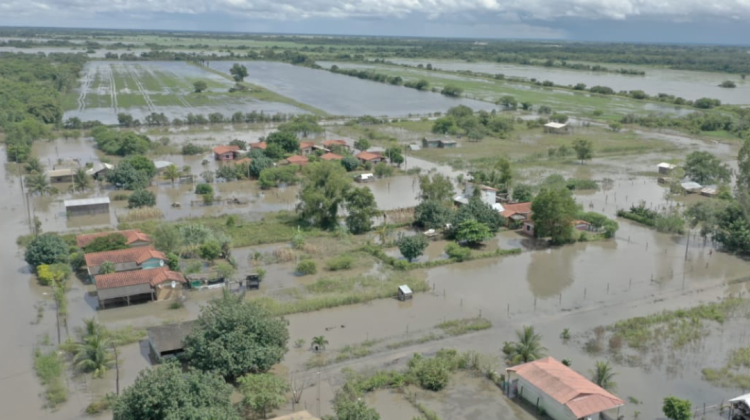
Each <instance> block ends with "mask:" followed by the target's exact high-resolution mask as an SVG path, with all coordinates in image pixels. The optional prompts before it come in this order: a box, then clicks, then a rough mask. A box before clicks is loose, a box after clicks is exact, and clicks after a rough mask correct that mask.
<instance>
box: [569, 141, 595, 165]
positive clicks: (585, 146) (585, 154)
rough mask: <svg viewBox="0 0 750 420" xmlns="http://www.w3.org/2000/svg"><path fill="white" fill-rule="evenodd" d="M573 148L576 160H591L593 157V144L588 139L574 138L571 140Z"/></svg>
mask: <svg viewBox="0 0 750 420" xmlns="http://www.w3.org/2000/svg"><path fill="white" fill-rule="evenodd" d="M573 150H575V152H576V157H578V160H580V161H581V164H583V161H585V160H591V159H592V158H593V157H594V145H593V143H592V142H591V140H589V139H576V140H575V141H573Z"/></svg>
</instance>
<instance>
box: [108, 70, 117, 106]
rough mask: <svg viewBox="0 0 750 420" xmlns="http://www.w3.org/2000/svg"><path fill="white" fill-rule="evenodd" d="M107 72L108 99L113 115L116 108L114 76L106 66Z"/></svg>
mask: <svg viewBox="0 0 750 420" xmlns="http://www.w3.org/2000/svg"><path fill="white" fill-rule="evenodd" d="M107 68H108V72H109V98H110V104H111V106H112V108H113V109H114V110H115V114H117V111H118V106H117V85H116V84H115V75H114V72H113V71H112V66H111V65H110V66H108V67H107Z"/></svg>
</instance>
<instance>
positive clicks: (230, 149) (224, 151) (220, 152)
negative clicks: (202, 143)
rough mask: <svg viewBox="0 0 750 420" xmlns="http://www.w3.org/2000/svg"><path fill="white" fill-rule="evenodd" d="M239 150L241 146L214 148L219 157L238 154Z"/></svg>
mask: <svg viewBox="0 0 750 420" xmlns="http://www.w3.org/2000/svg"><path fill="white" fill-rule="evenodd" d="M239 150H240V146H216V147H214V148H213V151H214V153H215V154H217V155H224V154H227V153H233V152H238V151H239Z"/></svg>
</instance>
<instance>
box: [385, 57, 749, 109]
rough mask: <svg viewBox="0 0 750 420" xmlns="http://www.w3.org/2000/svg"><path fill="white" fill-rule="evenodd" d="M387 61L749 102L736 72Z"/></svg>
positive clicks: (743, 81) (690, 97)
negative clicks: (628, 72)
mask: <svg viewBox="0 0 750 420" xmlns="http://www.w3.org/2000/svg"><path fill="white" fill-rule="evenodd" d="M388 61H391V62H394V63H397V64H407V65H410V66H416V65H418V64H426V63H428V62H429V63H431V64H432V65H433V66H434V67H436V68H438V69H441V70H449V71H461V70H470V71H474V72H478V73H489V74H498V73H501V74H504V75H506V76H514V77H523V78H525V79H537V80H550V81H552V82H553V83H555V84H558V85H563V86H567V85H576V84H578V83H585V84H586V85H587V86H589V87H591V86H596V85H600V86H608V87H611V88H612V89H614V90H615V91H621V90H642V91H644V92H646V93H648V94H649V95H656V94H658V93H666V94H669V95H675V96H680V97H683V98H685V99H690V100H696V99H699V98H704V97H705V98H716V99H719V100H721V102H723V103H728V104H748V103H750V82H748V81H745V80H742V79H740V77H738V76H737V75H728V74H721V73H708V72H697V71H687V70H670V69H659V68H651V67H648V68H645V69H644V68H641V69H642V70H645V71H646V75H645V76H632V75H624V74H617V73H608V72H587V71H580V70H566V69H560V68H547V67H532V66H521V65H515V64H500V63H482V62H472V63H467V62H462V61H441V60H423V59H405V58H392V59H388ZM606 66H607V67H609V68H613V69H614V68H619V67H620V66H619V65H617V64H606ZM725 80H732V81H734V82H735V83H736V84H737V87H736V88H734V89H725V88H720V87H719V84H720V83H721V82H723V81H725Z"/></svg>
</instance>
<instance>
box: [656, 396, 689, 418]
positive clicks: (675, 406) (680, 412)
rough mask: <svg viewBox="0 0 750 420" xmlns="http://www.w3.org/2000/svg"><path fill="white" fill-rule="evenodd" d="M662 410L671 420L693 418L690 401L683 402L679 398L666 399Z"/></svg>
mask: <svg viewBox="0 0 750 420" xmlns="http://www.w3.org/2000/svg"><path fill="white" fill-rule="evenodd" d="M661 410H662V412H663V413H664V415H665V416H666V417H667V418H668V419H671V420H690V419H691V418H692V417H693V410H692V404H691V403H690V400H681V399H679V398H677V397H666V398H664V405H663V406H662V409H661Z"/></svg>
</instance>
